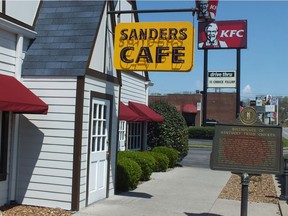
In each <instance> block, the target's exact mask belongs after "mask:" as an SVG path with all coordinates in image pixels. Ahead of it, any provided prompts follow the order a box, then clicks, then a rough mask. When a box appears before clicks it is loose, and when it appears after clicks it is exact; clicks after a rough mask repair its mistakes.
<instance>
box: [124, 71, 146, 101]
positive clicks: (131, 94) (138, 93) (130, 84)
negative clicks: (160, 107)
mask: <svg viewBox="0 0 288 216" xmlns="http://www.w3.org/2000/svg"><path fill="white" fill-rule="evenodd" d="M147 97H148V96H147V95H146V87H145V81H144V80H141V79H139V78H137V77H135V76H133V75H131V74H129V73H122V89H121V101H122V102H124V103H125V104H128V101H133V102H137V103H142V104H146V98H147Z"/></svg>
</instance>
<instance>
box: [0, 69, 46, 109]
mask: <svg viewBox="0 0 288 216" xmlns="http://www.w3.org/2000/svg"><path fill="white" fill-rule="evenodd" d="M0 111H9V112H15V113H31V114H47V112H48V105H47V104H46V103H44V102H43V101H42V100H41V99H40V98H39V97H37V96H36V95H35V94H34V93H33V92H31V91H30V90H29V89H28V88H26V87H25V86H24V85H23V84H22V83H21V82H19V81H18V80H17V79H16V78H15V77H12V76H7V75H3V74H0Z"/></svg>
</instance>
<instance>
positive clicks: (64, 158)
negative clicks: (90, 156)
mask: <svg viewBox="0 0 288 216" xmlns="http://www.w3.org/2000/svg"><path fill="white" fill-rule="evenodd" d="M23 83H24V85H26V86H27V87H28V88H29V89H30V90H32V91H33V92H34V93H35V94H36V95H37V96H39V97H40V98H41V99H42V100H43V101H44V102H45V103H47V104H48V105H49V110H48V114H47V115H36V114H35V115H32V114H29V115H28V114H27V115H21V118H20V129H19V133H20V134H19V150H18V153H19V157H18V176H17V177H18V178H17V182H18V184H17V190H16V193H17V196H16V198H17V201H18V202H19V203H23V204H27V205H39V206H47V207H59V208H63V209H71V195H72V173H73V146H74V126H75V102H76V98H75V96H76V85H77V79H76V78H60V77H59V78H57V77H53V79H52V78H33V79H29V78H24V79H23ZM83 130H87V128H83Z"/></svg>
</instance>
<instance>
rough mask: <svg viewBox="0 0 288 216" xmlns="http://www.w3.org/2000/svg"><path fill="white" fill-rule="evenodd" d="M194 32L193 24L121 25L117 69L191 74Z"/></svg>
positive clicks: (117, 37) (116, 47)
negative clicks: (186, 72) (189, 72)
mask: <svg viewBox="0 0 288 216" xmlns="http://www.w3.org/2000/svg"><path fill="white" fill-rule="evenodd" d="M193 41H194V29H193V26H192V24H191V23H189V22H165V23H163V22H156V23H155V22H153V23H152V22H151V23H150V22H148V23H147V22H145V23H120V24H118V25H117V26H116V29H115V43H114V44H115V50H114V66H115V68H116V69H118V70H123V71H146V70H149V71H190V70H191V69H192V66H193V54H194V47H193Z"/></svg>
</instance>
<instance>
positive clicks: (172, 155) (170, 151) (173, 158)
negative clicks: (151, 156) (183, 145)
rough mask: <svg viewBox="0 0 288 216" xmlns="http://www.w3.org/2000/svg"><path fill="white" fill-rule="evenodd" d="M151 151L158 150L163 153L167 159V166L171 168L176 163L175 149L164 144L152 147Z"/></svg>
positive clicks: (176, 153)
mask: <svg viewBox="0 0 288 216" xmlns="http://www.w3.org/2000/svg"><path fill="white" fill-rule="evenodd" d="M152 151H153V152H160V153H162V154H165V155H166V156H167V157H168V159H169V164H168V167H170V168H172V167H174V166H175V165H176V163H177V161H178V152H177V150H175V149H173V148H171V147H170V148H169V147H165V146H158V147H155V148H153V149H152Z"/></svg>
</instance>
